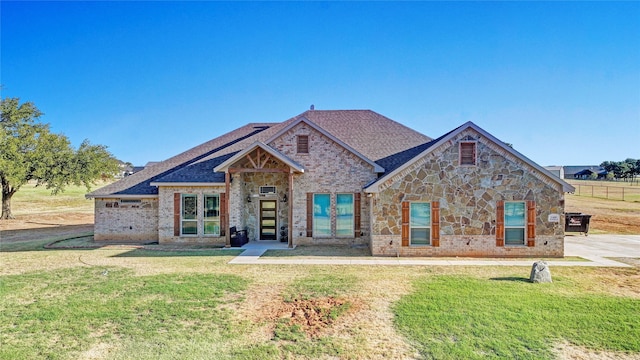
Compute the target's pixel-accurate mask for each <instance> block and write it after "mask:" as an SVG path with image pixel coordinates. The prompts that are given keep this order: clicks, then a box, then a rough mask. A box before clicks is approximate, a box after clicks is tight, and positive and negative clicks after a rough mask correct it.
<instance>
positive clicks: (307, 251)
mask: <svg viewBox="0 0 640 360" xmlns="http://www.w3.org/2000/svg"><path fill="white" fill-rule="evenodd" d="M262 257H302V258H304V257H371V251H369V247H368V246H366V245H365V246H359V245H356V246H349V245H312V246H305V245H298V246H296V248H295V249H287V250H267V251H266V252H265V253H264V254H263V255H262Z"/></svg>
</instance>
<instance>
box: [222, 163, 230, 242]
mask: <svg viewBox="0 0 640 360" xmlns="http://www.w3.org/2000/svg"><path fill="white" fill-rule="evenodd" d="M230 183H231V174H229V171H227V172H225V173H224V191H225V193H226V194H225V196H226V198H227V199H226V200H227V201H225V204H224V207H225V209H224V211H225V212H226V214H227V216H226V219H225V221H224V224H222V226H224V230H225V231H224V234H225V236H224V238H225V239H224V240H225V244H224V247H227V248H230V247H231V231H229V203H230V202H231V196H230V195H231V191H230V190H231V186H230Z"/></svg>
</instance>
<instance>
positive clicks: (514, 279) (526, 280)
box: [489, 276, 531, 283]
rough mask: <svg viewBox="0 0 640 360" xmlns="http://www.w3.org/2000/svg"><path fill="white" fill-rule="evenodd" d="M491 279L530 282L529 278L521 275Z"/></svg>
mask: <svg viewBox="0 0 640 360" xmlns="http://www.w3.org/2000/svg"><path fill="white" fill-rule="evenodd" d="M489 280H493V281H513V282H526V283H529V282H531V281H529V278H524V277H519V276H504V277H494V278H490V279H489Z"/></svg>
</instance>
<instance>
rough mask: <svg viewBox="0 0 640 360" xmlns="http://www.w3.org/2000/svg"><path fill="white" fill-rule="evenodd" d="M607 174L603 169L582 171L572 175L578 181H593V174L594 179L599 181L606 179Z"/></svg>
mask: <svg viewBox="0 0 640 360" xmlns="http://www.w3.org/2000/svg"><path fill="white" fill-rule="evenodd" d="M607 173H608V172H607V170H605V169H603V168H600V169H599V170H598V169H595V170H591V169H584V170H581V171H578V172H577V173H575V174H573V178H574V179H579V180H589V179H593V177H594V174H595V178H596V179H599V180H601V179H606V178H607Z"/></svg>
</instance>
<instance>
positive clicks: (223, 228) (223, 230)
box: [220, 193, 228, 236]
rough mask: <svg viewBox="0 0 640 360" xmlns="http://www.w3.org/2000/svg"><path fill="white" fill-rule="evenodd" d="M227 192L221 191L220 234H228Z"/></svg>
mask: <svg viewBox="0 0 640 360" xmlns="http://www.w3.org/2000/svg"><path fill="white" fill-rule="evenodd" d="M227 217H228V214H227V194H226V193H220V236H226V234H227V227H228V224H227Z"/></svg>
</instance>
